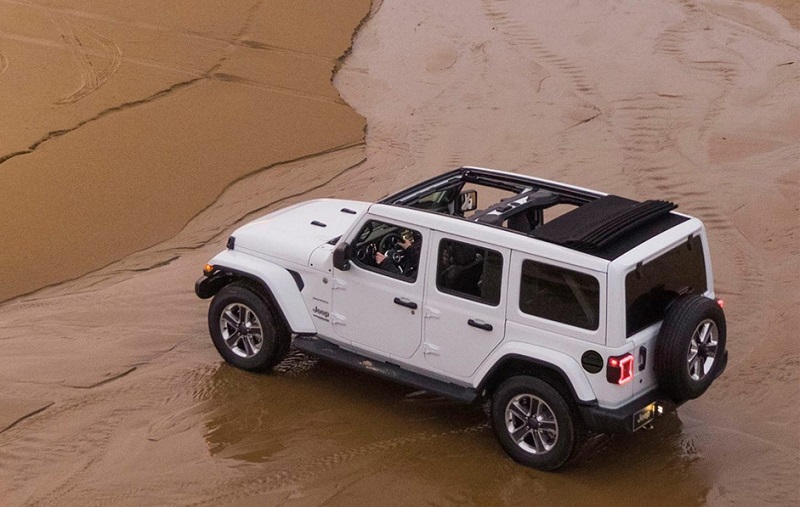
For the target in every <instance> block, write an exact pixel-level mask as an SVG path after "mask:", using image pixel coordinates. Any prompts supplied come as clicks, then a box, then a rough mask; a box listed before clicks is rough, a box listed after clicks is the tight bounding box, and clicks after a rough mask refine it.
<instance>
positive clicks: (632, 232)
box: [531, 195, 687, 260]
mask: <svg viewBox="0 0 800 507" xmlns="http://www.w3.org/2000/svg"><path fill="white" fill-rule="evenodd" d="M675 208H677V206H676V205H675V204H673V203H671V202H667V201H644V202H639V201H633V200H631V199H626V198H624V197H619V196H616V195H607V196H605V197H601V198H599V199H597V200H594V201H591V202H588V203H586V204H584V205H582V206H579V207H577V208H575V209H574V210H572V211H570V212H569V213H565V214H563V215H561V216H560V217H557V218H554V219H553V220H551V221H549V222H547V223H546V224H544V225H542V226H540V227H537V228H536V229H535V230H534V231H533V232H532V233H531V235H532V236H533V237H534V238H537V239H541V240H543V241H547V242H550V243H555V244H558V245H562V246H565V247H567V248H571V249H573V250H578V251H581V252H586V253H589V254H592V255H595V256H597V257H602V258H604V259H609V260H611V259H614V258H616V257H619V256H620V255H622V254H623V253H625V252H627V251H628V250H630V249H632V248H634V247H635V246H637V245H639V244H641V243H643V242H645V241H647V240H648V239H650V238H652V237H654V236H656V235H658V234H659V233H661V232H664V231H666V230H667V229H670V228H671V227H674V226H676V225H678V224H679V223H681V222H683V221H685V220H687V218H686V217H683V216H681V215H677V214H675V213H670V211H671V210H673V209H675Z"/></svg>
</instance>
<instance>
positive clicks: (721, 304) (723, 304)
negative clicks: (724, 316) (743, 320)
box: [717, 299, 725, 308]
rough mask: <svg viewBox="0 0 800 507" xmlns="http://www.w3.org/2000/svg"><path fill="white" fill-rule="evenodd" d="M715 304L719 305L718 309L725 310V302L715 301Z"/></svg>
mask: <svg viewBox="0 0 800 507" xmlns="http://www.w3.org/2000/svg"><path fill="white" fill-rule="evenodd" d="M717 304H718V305H719V307H720V308H725V301H723V300H721V299H717Z"/></svg>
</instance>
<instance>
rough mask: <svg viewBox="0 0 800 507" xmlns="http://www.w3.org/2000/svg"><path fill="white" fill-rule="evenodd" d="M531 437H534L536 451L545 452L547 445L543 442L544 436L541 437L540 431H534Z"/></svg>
mask: <svg viewBox="0 0 800 507" xmlns="http://www.w3.org/2000/svg"><path fill="white" fill-rule="evenodd" d="M531 436H532V437H533V447H534V449H536V452H537V453H539V452H544V451H545V445H544V441H543V440H542V435H540V434H539V432H538V431H533V432H531Z"/></svg>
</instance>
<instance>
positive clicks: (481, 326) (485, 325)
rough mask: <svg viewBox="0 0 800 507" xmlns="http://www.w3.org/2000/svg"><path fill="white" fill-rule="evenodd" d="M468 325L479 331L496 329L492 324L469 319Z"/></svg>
mask: <svg viewBox="0 0 800 507" xmlns="http://www.w3.org/2000/svg"><path fill="white" fill-rule="evenodd" d="M467 324H469V325H470V326H472V327H477V328H478V329H483V330H484V331H491V330H492V329H494V328H493V327H492V325H491V324H489V323H488V322H484V321H482V320H476V319H469V320H468V321H467Z"/></svg>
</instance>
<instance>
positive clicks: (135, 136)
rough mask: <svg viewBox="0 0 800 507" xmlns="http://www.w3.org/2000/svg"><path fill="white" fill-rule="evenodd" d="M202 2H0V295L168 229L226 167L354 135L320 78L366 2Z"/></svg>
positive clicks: (355, 126)
mask: <svg viewBox="0 0 800 507" xmlns="http://www.w3.org/2000/svg"><path fill="white" fill-rule="evenodd" d="M216 6H217V4H216V3H215V2H202V3H200V4H199V5H198V4H197V3H196V2H183V3H178V4H175V3H173V2H167V3H164V2H156V1H146V2H135V3H133V4H129V5H128V6H127V7H126V6H118V5H117V4H115V3H112V4H109V3H108V2H103V1H89V2H70V1H49V2H42V3H37V2H18V1H14V0H4V1H2V2H0V40H1V41H2V47H0V55H2V56H1V58H2V65H0V74H2V76H0V110H1V111H3V120H4V121H3V122H2V125H0V174H2V176H3V186H2V189H0V232H2V237H3V238H13V247H7V248H3V249H2V250H0V265H2V266H4V267H5V268H6V269H7V270H10V271H11V272H13V273H15V276H14V277H13V278H12V279H10V280H6V281H5V282H4V283H3V284H2V286H0V301H2V300H5V299H8V298H10V297H12V296H15V295H18V294H21V293H26V292H30V291H32V290H35V289H38V288H40V287H42V286H45V285H49V284H52V283H56V282H60V281H63V280H65V279H70V278H75V277H77V276H80V275H83V274H85V273H87V272H89V271H92V270H94V269H97V268H100V267H102V266H104V265H107V264H108V263H110V262H112V261H115V260H118V259H120V258H122V257H124V256H125V255H128V254H130V253H132V252H134V251H137V250H141V249H142V248H146V247H148V246H151V245H153V244H155V243H158V242H160V241H163V240H165V239H167V238H169V237H171V236H173V235H174V234H175V233H177V232H178V231H179V230H180V229H181V228H182V227H183V226H184V225H186V223H187V222H188V221H189V220H190V219H191V218H192V217H193V216H194V215H195V214H196V213H197V212H198V211H199V210H201V209H203V208H204V207H206V206H208V205H209V204H211V203H212V202H214V200H215V199H216V198H217V197H218V196H219V195H220V193H221V192H222V191H223V190H224V189H225V188H226V187H227V186H228V185H229V184H230V183H231V182H232V181H234V180H236V179H238V178H242V177H244V176H246V175H248V174H252V173H254V172H256V171H259V170H263V169H264V168H265V167H267V166H270V165H273V164H275V163H279V162H285V161H288V160H293V159H297V158H300V157H304V156H308V155H311V154H315V153H320V152H325V151H328V150H334V149H340V148H342V147H345V146H352V145H356V144H359V143H361V142H363V130H364V118H363V117H361V116H360V115H358V114H357V113H355V112H354V111H353V110H352V109H351V108H350V107H348V106H347V105H346V104H345V103H344V102H343V101H342V100H341V99H340V98H339V95H338V93H337V91H336V90H335V89H334V88H333V86H332V85H331V75H332V71H333V69H334V67H335V66H337V65H338V59H339V57H340V56H341V55H342V54H343V53H344V51H345V50H346V49H347V48H348V47H349V46H350V41H351V37H352V34H353V31H354V29H355V28H356V26H357V25H358V23H359V22H360V20H361V19H362V18H363V16H364V14H365V12H367V9H368V7H369V1H368V0H359V1H351V2H344V3H342V4H341V5H338V6H336V7H330V8H327V9H326V8H321V7H320V6H319V5H318V3H316V2H312V1H304V2H295V1H292V0H281V1H270V2H253V1H239V2H229V3H227V4H226V6H225V12H224V14H221V13H220V14H218V13H216V12H215V11H216V10H217V7H216ZM7 244H8V245H9V246H10V245H11V244H12V243H11V242H9V243H7Z"/></svg>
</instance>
